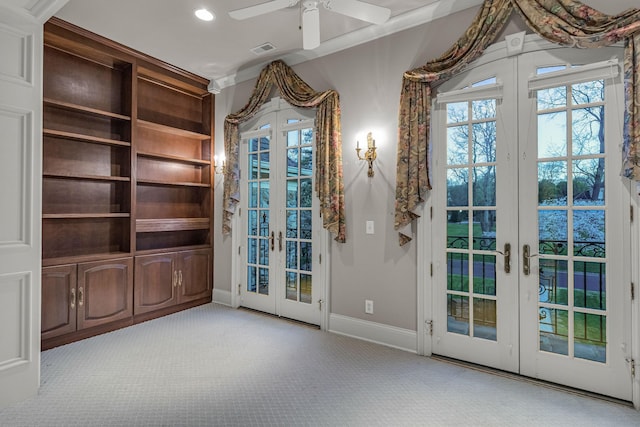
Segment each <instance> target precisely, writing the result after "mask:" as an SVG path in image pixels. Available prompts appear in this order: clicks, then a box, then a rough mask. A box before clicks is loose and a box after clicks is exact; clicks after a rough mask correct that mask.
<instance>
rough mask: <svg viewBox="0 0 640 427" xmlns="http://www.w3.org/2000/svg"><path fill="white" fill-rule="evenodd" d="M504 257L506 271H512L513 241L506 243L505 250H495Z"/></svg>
mask: <svg viewBox="0 0 640 427" xmlns="http://www.w3.org/2000/svg"><path fill="white" fill-rule="evenodd" d="M494 252H495V253H497V254H500V255H502V256H503V257H504V272H505V273H507V274H509V273H511V243H505V244H504V251H503V252H502V251H494Z"/></svg>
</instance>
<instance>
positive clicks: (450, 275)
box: [447, 252, 469, 292]
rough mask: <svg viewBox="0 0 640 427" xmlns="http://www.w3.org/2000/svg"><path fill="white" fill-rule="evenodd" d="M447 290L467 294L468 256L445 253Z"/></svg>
mask: <svg viewBox="0 0 640 427" xmlns="http://www.w3.org/2000/svg"><path fill="white" fill-rule="evenodd" d="M447 289H448V290H450V291H460V292H469V255H468V254H461V253H453V252H449V253H447Z"/></svg>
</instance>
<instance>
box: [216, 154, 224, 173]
mask: <svg viewBox="0 0 640 427" xmlns="http://www.w3.org/2000/svg"><path fill="white" fill-rule="evenodd" d="M226 167H227V162H226V159H225V157H224V154H223V155H222V156H220V157H218V156H217V155H215V156H213V170H214V171H215V173H217V174H224V170H225V168H226Z"/></svg>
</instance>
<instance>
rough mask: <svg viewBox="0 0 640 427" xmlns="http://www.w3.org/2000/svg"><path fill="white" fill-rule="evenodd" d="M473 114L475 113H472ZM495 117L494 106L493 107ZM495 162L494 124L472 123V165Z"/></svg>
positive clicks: (492, 122)
mask: <svg viewBox="0 0 640 427" xmlns="http://www.w3.org/2000/svg"><path fill="white" fill-rule="evenodd" d="M474 114H475V112H474ZM494 115H495V106H494ZM495 161H496V122H495V121H491V122H484V123H474V125H473V158H472V162H473V163H488V162H495Z"/></svg>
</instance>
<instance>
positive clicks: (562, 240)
mask: <svg viewBox="0 0 640 427" xmlns="http://www.w3.org/2000/svg"><path fill="white" fill-rule="evenodd" d="M567 232H568V231H567V211H566V210H544V211H543V210H540V211H538V240H539V246H540V253H541V254H553V255H561V254H562V255H564V254H566V253H567Z"/></svg>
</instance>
